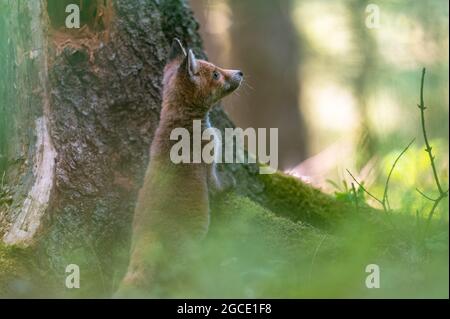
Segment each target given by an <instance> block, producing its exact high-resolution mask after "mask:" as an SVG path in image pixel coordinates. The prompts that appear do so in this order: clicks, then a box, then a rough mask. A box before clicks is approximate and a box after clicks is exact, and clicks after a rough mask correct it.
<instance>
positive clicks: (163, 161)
mask: <svg viewBox="0 0 450 319" xmlns="http://www.w3.org/2000/svg"><path fill="white" fill-rule="evenodd" d="M242 79H243V74H242V72H241V71H239V70H225V69H221V68H219V67H217V66H215V65H213V64H211V63H209V62H207V61H203V60H197V59H196V58H195V56H194V54H193V52H192V50H188V52H187V53H186V51H185V49H184V48H183V46H182V45H181V42H180V41H179V40H178V39H175V40H174V42H173V44H172V49H171V53H170V56H169V60H168V63H167V65H166V67H165V69H164V78H163V102H162V111H161V117H160V123H159V126H158V129H157V130H156V133H155V137H154V139H153V142H152V145H151V149H150V164H149V166H148V168H147V173H146V176H145V179H144V185H143V187H142V189H141V190H140V192H139V198H138V202H137V206H136V210H135V215H134V223H133V238H132V249H131V257H130V262H129V266H128V271H127V274H126V276H125V278H124V279H123V281H122V284H121V287H120V289H119V295H120V292H121V291H122V292H125V290H128V289H135V290H142V291H143V292H144V291H148V290H149V289H152V285H153V284H154V281H155V280H156V279H155V278H156V277H158V276H159V274H160V270H161V269H160V268H164V266H163V264H164V260H166V261H167V263H168V264H170V261H171V259H172V257H174V256H177V254H178V253H179V252H182V250H183V247H184V245H185V244H186V243H189V242H191V241H193V240H194V241H195V240H196V239H199V238H202V237H203V236H204V235H205V234H206V232H207V230H208V225H209V202H208V183H207V179H208V177H210V176H211V175H214V174H211V172H210V171H209V170H210V169H211V167H209V166H210V165H208V164H206V163H180V164H174V163H172V162H171V159H170V150H171V147H172V146H173V145H174V144H175V143H176V142H177V141H173V140H170V134H171V132H172V130H173V129H175V128H185V129H187V130H188V131H189V132H190V133H191V134H190V136H191V138H192V136H193V134H192V124H193V120H202V123H203V125H204V126H206V125H207V114H208V111H209V110H210V108H211V107H212V106H213V105H214V104H215V103H216V102H217V101H219V100H220V99H221V98H223V97H224V96H226V95H228V94H230V93H231V92H233V91H234V90H236V89H237V88H238V87H239V85H240V84H241V81H242ZM191 145H192V141H191ZM191 155H192V154H191ZM191 158H192V156H191Z"/></svg>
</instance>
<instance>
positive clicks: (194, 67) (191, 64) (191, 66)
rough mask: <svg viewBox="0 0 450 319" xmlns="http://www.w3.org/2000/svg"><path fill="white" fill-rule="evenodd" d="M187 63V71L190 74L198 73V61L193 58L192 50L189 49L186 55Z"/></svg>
mask: <svg viewBox="0 0 450 319" xmlns="http://www.w3.org/2000/svg"><path fill="white" fill-rule="evenodd" d="M187 60H188V61H187V63H188V72H189V75H190V76H194V75H196V74H198V69H199V67H198V62H197V59H196V58H195V55H194V52H192V50H191V49H189V52H188V56H187Z"/></svg>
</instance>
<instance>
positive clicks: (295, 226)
mask: <svg viewBox="0 0 450 319" xmlns="http://www.w3.org/2000/svg"><path fill="white" fill-rule="evenodd" d="M281 178H282V180H283V182H284V183H285V184H286V183H288V184H289V183H290V184H291V186H292V185H295V184H296V182H295V181H294V179H293V178H291V177H281ZM293 181H294V182H293ZM298 186H299V189H302V190H304V186H303V185H302V184H301V183H298ZM286 196H290V197H292V196H294V195H293V194H292V193H291V194H286ZM280 203H282V201H280ZM279 209H280V210H283V209H285V207H283V205H280V207H279ZM355 209H356V208H355ZM373 213H374V212H371V213H370V214H373ZM374 214H384V212H382V211H375V213H374ZM282 216H291V214H290V213H286V212H279V211H277V209H276V206H272V207H271V209H270V210H269V209H267V208H265V207H263V206H261V205H259V204H257V203H255V202H254V201H252V200H250V199H249V198H246V197H243V196H240V195H237V194H234V193H227V194H225V195H223V196H221V197H220V199H217V200H216V201H215V202H214V203H213V207H212V221H211V227H210V232H209V235H208V236H207V238H206V240H204V241H203V242H202V243H201V244H200V245H199V246H198V247H196V248H195V249H193V250H192V251H191V252H190V254H191V256H190V259H189V264H188V266H186V265H183V267H184V269H183V272H184V273H188V274H189V280H188V281H186V282H184V284H180V282H179V281H177V280H174V281H173V282H172V283H170V282H169V283H168V284H167V286H166V287H164V290H165V294H166V295H169V296H172V297H197V298H214V297H217V298H220V297H229V298H231V297H233V298H237V297H242V298H258V297H263V298H268V297H271V298H372V297H374V298H405V297H412V298H429V297H439V298H448V292H449V290H448V288H449V284H448V223H447V222H444V223H443V222H441V221H439V222H437V223H434V224H433V226H432V228H430V231H429V234H430V235H427V237H424V236H423V235H422V236H421V235H420V233H421V232H420V229H419V228H418V224H419V225H420V223H421V222H420V221H418V220H417V219H416V217H415V216H413V215H411V214H406V213H402V212H394V213H392V214H391V215H390V217H389V218H388V219H386V218H384V217H383V218H382V220H384V221H386V220H387V222H386V223H385V224H384V223H381V224H379V223H376V224H373V223H372V222H369V223H366V222H362V219H360V218H352V217H349V218H347V219H345V220H340V221H336V224H335V225H334V226H332V227H329V226H328V227H326V228H321V227H315V226H312V225H311V224H309V223H305V222H302V221H300V220H293V218H289V217H282ZM350 216H352V215H350ZM31 255H32V254H31V253H30V251H28V250H23V249H20V248H17V247H5V246H1V245H0V296H3V297H14V296H31V297H36V296H40V295H39V292H38V291H39V289H37V290H36V289H34V288H32V287H33V285H34V286H36V285H39V288H40V289H42V291H45V292H43V294H44V295H47V294H50V295H54V294H55V295H56V296H60V295H59V292H51V289H52V288H51V287H47V288H45V285H46V284H47V283H50V282H51V281H52V280H51V279H48V278H49V276H50V274H48V273H45V271H42V269H41V268H40V267H39V266H38V264H37V263H36V260H35V259H34V257H30V256H31ZM372 264H375V265H377V266H378V267H379V271H380V276H379V277H380V286H379V288H368V287H367V286H366V280H367V277H368V276H369V275H370V273H369V272H366V267H367V266H368V265H372ZM37 283H38V284H37ZM50 286H51V285H50ZM48 289H50V291H49V290H48ZM31 291H33V292H31ZM36 294H38V295H36ZM87 295H88V296H92V295H91V294H87ZM76 296H77V297H83V296H86V295H84V293H83V292H81V291H80V293H78V294H77V295H76Z"/></svg>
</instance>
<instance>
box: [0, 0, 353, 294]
mask: <svg viewBox="0 0 450 319" xmlns="http://www.w3.org/2000/svg"><path fill="white" fill-rule="evenodd" d="M62 2H64V4H65V3H78V4H79V5H80V8H81V10H82V12H83V10H87V11H88V12H89V14H83V13H82V28H81V29H77V30H75V31H73V30H69V29H65V28H64V19H61V16H62V17H65V16H66V15H67V13H65V12H64V8H65V6H64V5H62ZM0 9H1V10H0V38H1V39H2V41H1V42H0V59H1V61H2V63H0V72H1V76H2V77H3V79H4V80H5V81H2V83H1V84H2V86H1V87H0V97H1V101H2V102H3V103H2V104H0V114H1V117H0V147H1V148H0V154H1V157H0V169H1V170H5V169H6V168H7V170H6V181H7V184H8V185H9V186H6V184H5V183H2V189H0V190H3V193H4V194H6V195H0V196H4V197H5V198H6V197H8V196H9V197H8V198H11V199H9V200H8V199H7V198H6V199H5V198H4V200H3V201H1V199H2V198H0V236H1V237H2V238H3V241H4V243H7V244H14V245H22V246H32V247H33V250H34V251H35V252H36V255H37V256H39V261H40V262H41V263H42V264H44V265H46V266H49V267H50V269H52V270H53V272H54V274H55V277H56V278H64V276H65V275H66V274H65V267H66V266H67V265H69V264H77V265H79V266H80V269H81V271H82V272H83V282H84V283H85V284H84V286H83V288H84V290H85V291H89V292H90V293H91V294H92V295H96V296H98V295H99V294H104V295H109V294H110V293H111V292H112V291H113V290H114V286H115V285H117V283H118V282H119V281H120V279H121V276H122V275H123V272H124V271H125V268H126V264H127V257H128V249H129V238H130V230H131V220H132V215H133V209H134V206H135V201H136V197H137V192H138V190H139V188H140V186H141V182H142V180H143V177H144V172H145V169H146V167H147V164H148V150H149V146H150V143H151V141H152V136H153V134H154V131H155V129H156V127H157V123H158V119H159V111H160V103H161V96H160V89H161V76H162V70H163V67H164V64H165V60H166V56H167V52H168V49H169V45H170V43H171V41H172V39H173V38H174V37H178V38H180V39H182V40H183V41H184V42H185V43H187V44H188V46H190V47H191V48H193V49H194V50H195V51H196V52H197V54H198V55H200V56H202V46H201V39H200V38H199V36H198V33H197V29H198V25H197V23H196V21H195V20H194V19H193V17H192V12H191V11H190V9H189V8H188V6H187V5H186V4H185V2H184V1H181V0H160V1H150V0H133V1H128V0H115V1H112V0H105V1H103V0H102V1H100V0H91V1H87V0H81V1H80V0H78V1H75V0H70V1H66V0H64V1H60V0H57V1H54V0H53V1H51V0H47V1H45V0H39V1H37V0H36V1H15V0H14V1H12V0H11V1H8V3H6V4H5V2H4V1H3V2H1V3H0ZM83 23H84V26H83ZM211 119H212V124H213V126H216V127H219V128H220V129H223V128H224V127H231V126H232V123H231V122H230V120H229V119H228V118H227V116H226V115H225V114H224V112H223V111H222V109H221V107H220V106H217V107H215V108H214V110H213V111H212V114H211ZM219 169H220V176H221V178H222V179H224V180H225V181H228V183H229V184H231V185H234V188H235V190H236V191H237V192H238V193H240V194H243V195H246V196H249V197H250V198H252V199H254V200H256V201H258V202H260V203H263V204H265V205H267V206H270V205H271V203H273V202H274V196H275V195H276V194H279V192H282V191H283V189H282V188H280V187H279V185H281V184H277V179H279V178H281V177H280V176H279V175H277V177H276V178H275V179H273V178H272V177H268V176H263V177H261V176H259V175H258V167H257V166H256V165H229V164H228V165H226V164H224V165H222V166H221V167H220V168H219ZM0 173H1V171H0ZM291 182H292V183H294V182H293V181H291ZM291 182H290V183H291ZM295 183H297V182H295ZM3 184H5V185H3ZM283 185H284V182H283ZM298 186H299V187H300V188H301V189H302V190H304V192H303V193H301V197H299V198H296V199H290V201H291V202H290V201H289V200H288V201H287V202H286V203H285V206H286V208H287V209H286V210H285V211H283V212H280V213H281V214H285V215H289V216H290V217H292V218H293V219H303V217H305V219H306V220H307V221H308V220H310V221H312V222H316V221H320V223H323V222H326V218H323V216H324V215H326V214H327V212H328V211H331V210H332V209H331V208H332V207H334V206H333V205H334V202H333V201H332V200H331V199H330V198H328V197H327V196H325V195H323V194H321V193H320V192H318V191H315V190H312V189H310V188H309V187H308V186H306V185H303V184H301V183H298ZM273 189H276V190H277V191H276V192H274V191H273ZM3 193H1V192H0V194H3ZM302 196H304V197H305V198H303V197H302ZM279 201H283V200H282V199H279ZM292 201H293V202H292ZM291 204H292V205H291ZM283 205H284V204H283ZM289 205H290V206H289ZM315 205H316V206H315ZM336 205H338V204H336ZM283 207H284V206H283ZM315 208H319V209H317V211H316V210H315ZM333 209H334V208H333ZM337 210H338V212H339V213H340V212H344V211H345V207H344V208H342V209H341V208H338V209H337ZM316 212H317V214H316ZM311 216H313V217H311ZM314 216H315V217H314ZM310 217H311V218H310ZM316 217H317V218H316ZM112 265H119V266H120V267H118V268H117V267H115V266H112ZM118 269H119V270H118ZM91 277H92V278H98V277H100V278H101V281H102V282H103V286H102V287H98V286H90V285H92V284H90V283H91V282H92V283H95V282H96V281H95V280H93V281H90V280H88V279H89V278H91ZM61 282H63V281H61ZM85 296H86V295H85Z"/></svg>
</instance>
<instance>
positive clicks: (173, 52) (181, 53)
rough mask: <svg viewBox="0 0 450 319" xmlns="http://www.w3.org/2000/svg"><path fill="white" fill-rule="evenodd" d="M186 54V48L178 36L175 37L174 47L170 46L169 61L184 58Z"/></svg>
mask: <svg viewBox="0 0 450 319" xmlns="http://www.w3.org/2000/svg"><path fill="white" fill-rule="evenodd" d="M186 56H187V54H186V50H185V49H184V48H183V45H182V44H181V41H180V40H179V39H178V38H174V39H173V41H172V47H171V48H170V53H169V61H173V60H175V59H178V58H184V57H186Z"/></svg>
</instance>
